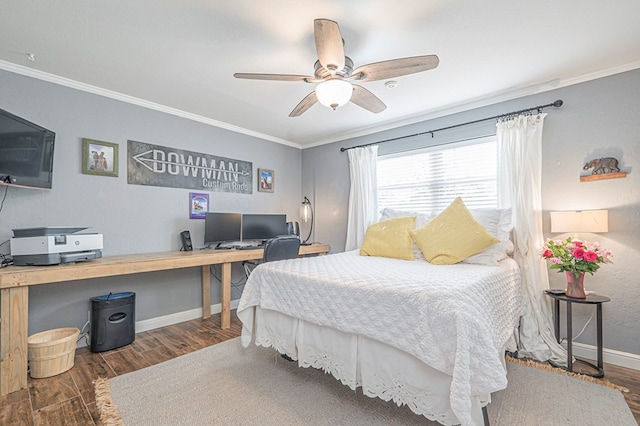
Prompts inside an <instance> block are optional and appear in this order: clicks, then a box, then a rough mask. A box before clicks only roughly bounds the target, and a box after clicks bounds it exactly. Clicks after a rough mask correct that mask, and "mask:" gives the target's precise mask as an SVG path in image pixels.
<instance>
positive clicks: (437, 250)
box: [411, 197, 500, 265]
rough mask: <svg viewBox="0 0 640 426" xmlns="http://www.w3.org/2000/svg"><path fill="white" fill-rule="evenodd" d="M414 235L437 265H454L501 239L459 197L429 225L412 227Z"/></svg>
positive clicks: (429, 259) (425, 254)
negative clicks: (488, 230) (473, 214)
mask: <svg viewBox="0 0 640 426" xmlns="http://www.w3.org/2000/svg"><path fill="white" fill-rule="evenodd" d="M411 237H412V238H413V239H414V241H415V242H416V244H418V247H420V250H422V253H423V254H424V257H425V258H426V259H427V260H428V261H429V262H430V263H433V264H434V265H453V264H454V263H458V262H460V261H461V260H464V259H466V258H467V257H469V256H472V255H474V254H476V253H480V252H481V251H482V250H485V249H486V248H488V247H491V246H492V245H494V244H497V243H499V242H500V240H498V239H497V238H496V237H494V236H493V235H491V234H490V233H489V232H487V230H486V229H485V228H484V227H483V226H482V225H481V224H480V223H478V222H477V221H476V220H475V219H474V218H473V216H472V215H471V213H470V212H469V210H468V209H467V207H466V206H465V205H464V203H463V202H462V199H461V198H460V197H458V198H456V199H455V200H453V202H452V203H451V204H450V205H449V207H447V208H446V209H444V210H443V211H442V213H440V214H439V215H438V216H436V217H435V218H433V219H432V220H431V221H430V222H428V223H427V224H426V225H424V226H422V227H420V228H418V229H415V230H412V231H411Z"/></svg>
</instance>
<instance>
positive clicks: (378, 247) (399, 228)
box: [360, 216, 416, 260]
mask: <svg viewBox="0 0 640 426" xmlns="http://www.w3.org/2000/svg"><path fill="white" fill-rule="evenodd" d="M415 223H416V218H415V216H409V217H399V218H395V219H389V220H384V221H382V222H378V223H374V224H373V225H371V226H369V227H368V228H367V233H366V234H364V241H363V242H362V247H360V256H378V257H391V258H393V259H405V260H413V250H412V248H411V246H412V240H411V235H410V234H409V233H410V232H411V230H412V229H413V227H414V225H415Z"/></svg>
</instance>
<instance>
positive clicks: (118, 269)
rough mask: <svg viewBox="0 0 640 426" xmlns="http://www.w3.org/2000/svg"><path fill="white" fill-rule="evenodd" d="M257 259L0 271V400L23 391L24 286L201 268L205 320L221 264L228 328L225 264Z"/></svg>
mask: <svg viewBox="0 0 640 426" xmlns="http://www.w3.org/2000/svg"><path fill="white" fill-rule="evenodd" d="M328 252H329V246H328V245H326V244H313V245H309V246H300V255H301V256H304V255H307V254H326V253H328ZM257 259H262V249H254V250H197V251H174V252H165V253H148V254H133V255H122V256H109V257H103V258H101V259H96V260H90V261H86V262H80V263H73V264H67V265H52V266H9V267H6V268H3V269H0V395H6V394H8V393H10V392H14V391H17V390H20V389H22V388H25V387H26V386H27V337H28V336H27V333H28V328H29V327H28V326H29V287H30V286H34V285H42V284H50V283H57V282H63V281H74V280H84V279H90V278H100V277H112V276H118V275H127V274H139V273H142V272H153V271H164V270H168V269H179V268H192V267H198V266H199V267H201V269H202V318H209V317H210V316H211V277H210V271H209V267H210V266H211V265H222V285H221V286H220V293H221V294H220V295H221V305H222V313H221V315H222V319H221V321H220V322H221V324H220V326H221V328H228V327H229V326H230V325H231V264H232V263H234V262H242V261H245V260H257Z"/></svg>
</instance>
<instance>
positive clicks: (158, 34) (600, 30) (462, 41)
mask: <svg viewBox="0 0 640 426" xmlns="http://www.w3.org/2000/svg"><path fill="white" fill-rule="evenodd" d="M314 18H328V19H333V20H335V21H337V22H338V23H339V25H340V29H341V32H342V37H343V38H344V41H345V53H346V55H348V56H349V57H350V58H351V59H352V60H353V61H354V63H355V66H356V67H357V66H360V65H365V64H368V63H371V62H378V61H382V60H388V59H394V58H400V57H407V56H417V55H429V54H437V55H438V56H439V58H440V65H439V66H438V68H436V69H435V70H431V71H426V72H422V73H418V74H414V75H409V76H403V77H398V78H396V79H395V80H396V81H397V82H398V83H399V84H398V87H396V88H395V89H387V88H386V87H385V85H384V83H385V82H384V81H375V82H369V83H362V85H363V86H365V87H366V88H367V89H369V90H370V91H371V92H373V93H374V94H375V95H376V96H378V97H379V98H380V99H381V100H382V101H383V102H385V103H386V105H387V107H388V108H387V109H386V110H385V111H383V112H382V113H380V114H372V113H370V112H368V111H366V110H364V109H362V108H360V107H358V106H356V105H355V104H352V103H350V104H347V105H346V106H344V107H342V108H339V109H337V110H336V111H332V110H330V109H329V108H326V107H323V106H321V105H320V104H316V105H314V106H313V107H312V108H311V109H310V110H309V111H307V112H306V113H304V114H303V115H302V116H300V117H296V118H290V117H289V116H288V115H289V113H290V112H291V110H292V109H293V108H294V107H295V106H296V105H297V104H298V102H299V101H300V100H301V99H302V98H303V97H304V96H306V95H307V94H308V93H309V92H311V91H312V90H313V89H314V86H313V85H312V84H309V83H303V82H282V81H258V80H240V79H235V78H234V77H233V73H234V72H249V73H284V74H302V75H313V64H314V62H315V60H316V59H317V55H316V51H315V44H314V38H313V20H314ZM28 54H33V55H34V56H35V61H30V60H29V59H28ZM0 68H2V69H6V70H9V71H14V72H19V73H22V74H26V75H30V76H34V77H37V78H41V79H45V80H49V81H54V82H56V83H61V84H65V85H68V86H71V87H76V88H80V89H83V90H88V91H90V92H94V93H100V94H103V95H107V96H110V97H114V98H116V99H123V100H127V101H130V102H134V103H137V104H140V105H144V106H148V107H152V108H155V109H159V110H162V111H167V112H171V113H174V114H177V115H182V116H186V117H189V118H193V119H196V120H199V121H203V122H206V123H211V124H215V125H217V126H221V127H224V128H229V129H232V130H235V131H239V132H242V133H246V134H250V135H255V136H258V137H260V138H264V139H268V140H271V141H276V142H280V143H284V144H287V145H291V146H297V147H308V146H315V145H319V144H322V143H327V142H333V141H336V140H341V139H345V138H348V137H353V136H359V135H363V134H367V133H372V132H374V131H379V130H383V129H388V128H392V127H396V126H399V125H403V124H408V123H412V122H416V121H421V120H424V119H428V118H433V117H437V116H440V115H444V114H448V113H452V112H457V111H462V110H465V109H469V108H473V107H478V106H482V105H487V104H490V103H494V102H498V101H501V100H506V99H512V98H515V97H520V96H523V95H527V94H532V93H539V92H543V91H546V90H551V89H554V88H557V87H562V86H566V85H570V84H575V83H576V82H580V81H586V80H589V79H592V78H597V77H601V76H605V75H609V74H613V73H617V72H622V71H626V70H630V69H635V68H640V1H638V0H611V1H607V2H603V1H602V0H582V1H575V0H538V1H534V2H518V1H514V0H490V1H477V0H460V1H454V0H431V1H427V0H398V1H395V2H392V1H390V0H369V1H350V0H316V1H307V0H278V1H259V0H232V1H229V0H133V1H132V0H109V1H98V0H64V1H36V0H2V8H1V11H0ZM550 101H553V99H550Z"/></svg>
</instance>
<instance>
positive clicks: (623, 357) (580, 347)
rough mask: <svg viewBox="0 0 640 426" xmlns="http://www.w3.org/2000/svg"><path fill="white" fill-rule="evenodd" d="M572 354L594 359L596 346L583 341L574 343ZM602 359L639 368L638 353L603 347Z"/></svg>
mask: <svg viewBox="0 0 640 426" xmlns="http://www.w3.org/2000/svg"><path fill="white" fill-rule="evenodd" d="M573 354H574V355H575V356H577V357H579V358H586V359H589V360H594V361H595V360H596V359H598V349H597V347H595V346H591V345H585V344H584V343H574V344H573ZM602 359H603V361H604V362H605V363H607V364H613V365H617V366H619V367H625V368H631V369H634V370H640V355H636V354H631V353H628V352H622V351H616V350H615V349H607V348H604V349H603V350H602Z"/></svg>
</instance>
